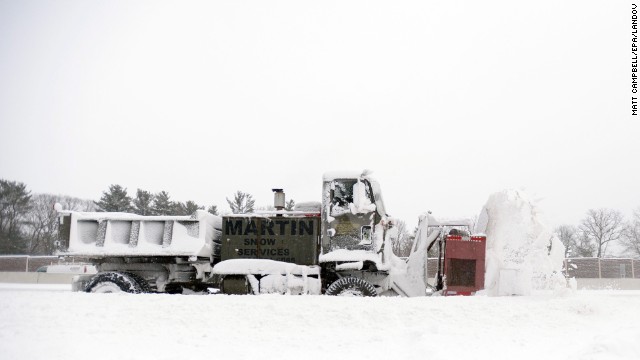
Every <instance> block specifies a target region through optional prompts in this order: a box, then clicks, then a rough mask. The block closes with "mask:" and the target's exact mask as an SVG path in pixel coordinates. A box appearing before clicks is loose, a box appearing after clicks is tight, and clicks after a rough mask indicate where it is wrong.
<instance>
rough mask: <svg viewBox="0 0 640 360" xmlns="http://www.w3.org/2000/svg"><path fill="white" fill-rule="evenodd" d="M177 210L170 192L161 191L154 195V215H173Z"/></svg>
mask: <svg viewBox="0 0 640 360" xmlns="http://www.w3.org/2000/svg"><path fill="white" fill-rule="evenodd" d="M175 210H176V208H175V204H174V203H172V202H171V200H170V198H169V193H168V192H166V191H160V192H159V193H157V194H155V195H154V196H153V215H171V213H173V212H174V211H175Z"/></svg>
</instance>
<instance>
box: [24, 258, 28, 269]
mask: <svg viewBox="0 0 640 360" xmlns="http://www.w3.org/2000/svg"><path fill="white" fill-rule="evenodd" d="M25 263H26V267H25V269H24V272H29V256H27V261H25Z"/></svg>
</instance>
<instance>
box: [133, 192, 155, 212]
mask: <svg viewBox="0 0 640 360" xmlns="http://www.w3.org/2000/svg"><path fill="white" fill-rule="evenodd" d="M152 200H153V195H152V194H151V193H150V192H148V191H146V190H142V189H138V190H137V191H136V197H135V198H134V199H133V212H135V213H136V214H138V215H151V214H152V213H153V209H152V207H151V201H152Z"/></svg>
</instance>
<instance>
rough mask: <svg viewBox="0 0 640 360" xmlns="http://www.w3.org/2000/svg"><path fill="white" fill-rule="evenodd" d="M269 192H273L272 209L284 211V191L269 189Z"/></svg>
mask: <svg viewBox="0 0 640 360" xmlns="http://www.w3.org/2000/svg"><path fill="white" fill-rule="evenodd" d="M271 191H273V207H275V208H276V210H278V211H281V210H284V204H285V194H284V191H282V189H271Z"/></svg>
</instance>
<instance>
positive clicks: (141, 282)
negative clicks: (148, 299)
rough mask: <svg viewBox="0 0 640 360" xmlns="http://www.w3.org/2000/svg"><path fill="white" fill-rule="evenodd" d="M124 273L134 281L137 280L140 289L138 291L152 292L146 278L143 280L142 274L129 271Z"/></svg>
mask: <svg viewBox="0 0 640 360" xmlns="http://www.w3.org/2000/svg"><path fill="white" fill-rule="evenodd" d="M124 274H126V275H127V276H129V277H130V278H131V279H133V280H134V281H135V282H137V283H138V285H140V290H141V291H140V292H142V293H150V292H153V289H151V285H149V282H148V281H147V280H145V279H144V278H143V277H142V276H140V275H138V274H134V273H130V272H126V273H124Z"/></svg>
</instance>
